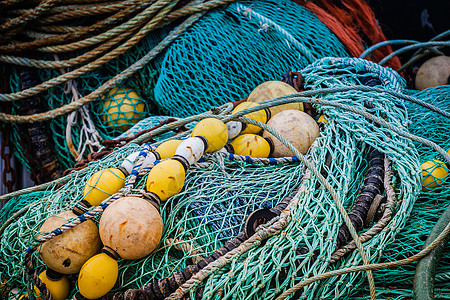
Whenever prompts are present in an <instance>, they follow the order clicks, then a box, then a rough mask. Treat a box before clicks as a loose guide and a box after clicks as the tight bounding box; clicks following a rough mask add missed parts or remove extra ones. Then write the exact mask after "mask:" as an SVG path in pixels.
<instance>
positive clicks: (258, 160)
mask: <svg viewBox="0 0 450 300" xmlns="http://www.w3.org/2000/svg"><path fill="white" fill-rule="evenodd" d="M219 154H220V155H222V156H225V157H226V158H228V159H230V160H237V161H242V162H246V163H252V164H262V165H281V164H290V163H296V162H299V160H298V158H297V157H295V156H292V157H275V158H273V157H268V158H265V157H250V156H243V155H237V154H233V153H228V152H226V151H224V152H222V151H220V152H219Z"/></svg>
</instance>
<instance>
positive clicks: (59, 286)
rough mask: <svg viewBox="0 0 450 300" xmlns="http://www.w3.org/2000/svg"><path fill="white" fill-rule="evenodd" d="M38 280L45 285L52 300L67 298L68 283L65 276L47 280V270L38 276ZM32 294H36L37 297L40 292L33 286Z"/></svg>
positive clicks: (68, 291)
mask: <svg viewBox="0 0 450 300" xmlns="http://www.w3.org/2000/svg"><path fill="white" fill-rule="evenodd" d="M39 278H40V279H41V281H42V282H43V283H45V286H46V287H47V289H48V290H49V291H50V294H52V297H53V299H54V300H65V299H67V298H68V297H69V293H70V282H69V279H68V278H67V276H59V278H57V277H56V278H52V277H50V278H49V276H47V270H45V271H44V272H42V273H41V274H40V275H39ZM34 292H35V293H36V296H38V297H39V295H40V293H41V292H40V291H39V289H38V288H37V287H36V286H34ZM39 298H41V297H39ZM42 299H44V297H42Z"/></svg>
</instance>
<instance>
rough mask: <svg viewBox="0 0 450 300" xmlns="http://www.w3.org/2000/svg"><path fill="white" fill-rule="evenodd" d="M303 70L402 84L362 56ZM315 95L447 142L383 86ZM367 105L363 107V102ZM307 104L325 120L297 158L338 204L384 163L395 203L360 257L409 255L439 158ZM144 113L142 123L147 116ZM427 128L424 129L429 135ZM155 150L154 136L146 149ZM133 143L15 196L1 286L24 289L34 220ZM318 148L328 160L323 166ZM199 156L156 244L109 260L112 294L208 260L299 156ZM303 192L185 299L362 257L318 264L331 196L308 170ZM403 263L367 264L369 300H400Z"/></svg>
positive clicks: (280, 283) (268, 286)
mask: <svg viewBox="0 0 450 300" xmlns="http://www.w3.org/2000/svg"><path fill="white" fill-rule="evenodd" d="M302 74H303V75H304V78H305V87H306V88H307V89H317V88H323V87H340V86H356V85H360V84H361V82H362V79H363V77H366V76H371V77H375V78H380V79H381V82H382V83H381V85H382V86H383V87H385V88H387V89H390V90H393V91H403V82H402V80H401V79H399V77H398V76H397V75H396V74H395V73H393V72H391V71H390V70H389V69H383V68H380V67H377V66H376V65H373V64H370V63H368V62H364V61H362V60H356V59H342V58H341V59H332V58H328V59H324V60H320V61H318V62H316V63H314V64H312V65H309V66H308V67H306V68H304V69H303V70H302ZM449 92H450V90H449V88H448V87H444V88H434V89H429V90H426V91H424V92H421V93H414V95H415V96H416V97H418V98H419V99H422V100H424V101H426V102H429V103H432V104H434V105H436V106H438V107H440V108H442V109H446V108H447V106H448V104H447V103H448V98H449V95H450V93H449ZM408 93H412V92H408ZM317 97H318V98H319V99H322V100H330V101H332V102H333V103H335V104H337V105H340V104H349V105H351V106H352V107H353V108H359V109H361V110H365V111H368V112H370V113H371V114H372V115H374V116H379V117H382V118H384V119H386V120H387V121H388V122H389V123H391V124H394V126H396V127H397V128H400V129H403V130H409V131H410V132H411V133H414V134H417V135H419V136H423V137H426V138H429V139H430V140H432V141H434V142H436V143H438V144H439V145H440V146H442V147H444V148H445V149H447V148H448V147H449V146H450V145H449V142H448V141H447V139H446V138H445V136H446V135H445V132H446V130H449V129H448V128H450V127H449V126H448V121H447V120H446V119H445V118H444V117H441V116H440V115H438V114H436V113H431V112H428V111H426V110H425V109H424V108H422V107H419V106H417V105H415V104H410V103H408V102H403V100H400V99H398V98H396V97H394V96H392V95H390V94H388V93H378V92H362V91H359V90H357V89H356V90H352V91H347V92H336V93H330V94H323V95H320V96H317ZM233 100H235V99H233ZM367 103H372V104H373V106H371V107H368V106H367ZM315 106H316V109H317V110H318V111H319V113H323V114H325V115H326V116H327V120H328V123H327V124H326V126H325V129H324V131H323V132H322V133H321V136H320V137H319V138H318V139H317V140H316V141H317V147H314V148H312V149H311V151H310V153H309V154H308V156H307V158H308V159H310V160H311V161H313V162H314V165H315V167H316V168H317V169H319V170H321V169H322V168H323V169H324V170H325V171H326V172H327V181H328V182H329V183H330V184H331V185H332V186H333V188H334V189H335V190H336V192H337V195H338V199H339V200H340V201H341V202H342V203H343V204H344V206H345V207H346V209H347V210H349V209H350V207H351V206H352V204H353V203H354V201H355V197H356V195H357V194H358V190H359V189H360V187H361V185H362V181H363V178H364V174H365V171H366V170H367V164H368V162H367V157H368V152H369V150H370V148H371V147H373V148H376V149H378V150H380V151H382V152H384V153H386V154H387V156H388V157H389V159H390V160H391V161H392V168H393V170H394V171H395V178H394V182H393V183H394V188H395V192H396V199H397V202H396V206H395V215H394V217H393V219H392V221H391V222H390V223H389V224H388V225H387V226H386V228H385V229H384V230H383V231H381V232H380V233H378V234H376V235H375V236H374V237H373V238H372V239H371V240H369V241H368V242H366V243H365V244H364V249H365V251H366V253H367V256H368V257H369V260H370V262H378V261H393V260H398V259H400V258H404V257H406V256H410V255H411V254H414V253H416V252H418V250H419V247H420V246H421V245H423V242H424V240H425V239H426V237H427V235H428V233H429V231H430V230H431V227H432V226H433V225H434V223H435V221H436V220H437V218H438V217H439V216H440V214H441V213H442V211H443V210H444V209H445V205H443V204H444V203H445V202H446V200H445V199H446V195H447V194H448V188H449V187H448V186H447V185H446V184H445V183H446V180H445V179H444V182H443V184H441V185H438V186H437V188H435V189H432V190H430V191H427V192H423V193H421V189H422V187H421V182H422V179H421V173H422V172H421V169H420V163H421V162H423V161H425V160H428V159H439V160H443V158H440V157H438V156H437V155H436V153H435V152H434V151H432V150H431V148H428V147H425V146H423V145H420V144H418V143H413V142H411V141H410V140H409V139H406V138H404V137H401V136H400V135H398V134H395V133H394V132H392V131H391V130H388V129H386V128H383V127H380V126H378V125H376V124H375V123H373V122H372V121H370V120H368V119H366V118H364V117H362V116H361V115H359V114H357V113H356V112H355V111H347V110H343V109H342V108H339V107H334V106H331V105H325V104H323V105H320V104H315ZM149 120H150V121H149V122H150V124H151V122H152V120H151V119H149ZM145 122H146V121H141V123H138V124H137V125H136V126H145ZM429 124H433V126H434V127H433V129H432V130H430V126H429ZM438 126H439V127H438ZM408 127H409V129H407V128H408ZM162 140H164V138H162V139H161V141H162ZM156 145H158V143H156V144H154V145H153V146H156ZM139 148H140V147H139V146H138V145H136V144H129V145H127V146H125V147H123V148H120V149H118V150H116V151H114V152H113V153H112V154H110V155H109V156H107V157H106V158H104V159H102V160H101V161H98V162H95V163H92V164H90V165H89V166H88V169H87V170H88V171H87V173H81V172H73V173H71V179H70V180H69V182H68V183H67V184H65V185H64V186H62V187H61V188H59V189H58V188H57V187H56V186H50V187H49V188H48V190H47V191H45V193H44V194H37V192H35V193H30V194H27V195H25V196H22V198H20V199H33V200H34V199H37V198H38V199H39V201H35V202H33V203H32V204H31V205H30V207H29V209H28V210H27V211H26V212H23V213H22V214H21V215H20V216H16V217H15V218H14V219H13V220H11V221H12V223H11V224H10V225H9V226H8V227H7V228H6V230H5V231H4V232H3V234H2V236H1V241H0V253H1V254H2V255H0V270H1V272H0V274H1V275H0V280H1V282H5V281H6V282H7V285H6V287H7V288H12V287H18V288H19V289H21V292H24V291H25V290H26V289H27V288H28V289H29V288H30V287H31V286H32V284H31V280H30V278H29V277H28V275H27V274H26V271H25V270H24V267H23V265H22V262H23V258H24V256H25V250H26V249H27V248H28V247H29V246H30V245H32V244H33V242H34V237H36V236H37V232H38V231H37V230H38V229H39V227H40V226H41V225H42V223H43V222H44V221H45V219H46V218H48V217H49V216H50V215H52V214H55V213H58V212H60V211H64V210H69V209H71V208H72V207H73V206H74V205H75V204H76V203H77V202H78V201H80V200H81V198H82V196H83V190H84V186H85V184H86V181H87V179H88V178H89V177H90V176H91V175H92V174H94V173H95V172H97V171H99V170H102V169H104V168H107V167H116V166H117V165H118V162H121V161H122V160H123V159H124V158H125V157H126V156H127V155H129V154H131V153H132V152H135V151H136V150H138V149H139ZM327 155H330V156H331V157H332V160H331V164H330V165H327V164H325V161H326V157H327ZM419 157H420V159H419ZM204 158H205V161H204V162H202V163H201V164H198V165H196V166H193V167H192V168H190V169H189V170H188V171H187V175H186V182H185V185H184V189H183V190H182V192H181V193H179V194H178V195H176V196H174V197H173V198H171V199H170V200H169V201H167V202H165V203H164V204H163V205H162V207H161V214H162V219H163V223H164V233H163V238H162V240H161V242H160V245H159V247H158V248H157V250H156V251H155V252H154V253H152V254H151V255H150V256H148V257H146V258H144V259H141V260H136V261H125V260H119V266H120V267H119V268H120V269H119V273H120V274H119V279H118V281H117V283H116V286H115V290H125V289H128V288H138V287H141V286H142V285H143V284H145V283H147V282H149V281H152V280H155V279H161V278H165V277H167V276H169V275H170V274H171V273H172V272H174V271H177V270H181V269H183V268H184V267H185V266H186V265H188V264H190V263H192V260H193V259H194V258H195V257H198V256H207V255H210V254H211V253H212V252H213V251H214V250H216V249H218V248H219V247H221V246H222V245H223V244H224V242H225V241H227V240H229V239H230V238H232V237H234V236H236V234H237V233H238V232H239V231H241V230H242V226H243V224H244V221H245V219H246V217H247V215H248V214H249V213H250V212H251V211H253V210H254V209H256V208H260V207H273V206H274V205H275V204H276V203H278V202H280V201H281V200H282V199H283V198H284V197H286V196H288V195H290V194H291V193H292V192H294V191H296V190H297V189H298V188H299V185H300V182H301V180H302V178H303V175H304V172H305V170H304V166H303V164H301V163H299V162H296V163H286V164H278V165H256V164H251V163H247V162H242V161H237V160H230V159H228V158H224V157H223V156H221V155H220V154H217V153H216V154H211V155H207V156H205V157H204ZM145 180H146V177H145V176H144V177H143V178H141V179H140V180H139V181H138V183H137V187H143V186H144V183H145ZM305 188H306V191H305V193H303V194H302V195H301V196H300V197H299V202H298V204H297V205H296V206H295V207H294V208H293V209H292V218H291V219H290V221H289V222H288V224H287V226H286V227H285V228H284V229H283V230H282V231H281V232H279V233H278V234H276V235H274V236H272V237H271V238H269V239H268V240H267V241H266V242H264V243H261V244H255V245H254V246H253V247H252V248H251V249H250V250H248V251H247V252H245V253H242V254H240V255H236V256H235V257H233V258H232V259H231V260H230V261H229V262H228V264H226V265H225V266H224V267H222V268H220V269H219V270H218V272H216V273H214V274H212V275H211V276H210V277H208V278H207V280H205V281H203V282H202V283H201V284H200V285H197V286H192V287H191V290H190V291H189V292H190V294H191V296H192V297H195V295H196V293H198V292H199V291H200V290H201V291H202V293H203V298H205V299H213V298H216V297H219V296H220V297H224V298H236V299H261V298H267V299H269V298H274V297H275V296H276V295H278V294H279V293H280V292H283V291H285V290H286V289H287V288H289V287H291V286H292V285H294V284H295V283H298V282H299V281H301V280H304V279H306V278H308V277H310V276H313V275H316V274H320V273H324V272H326V271H328V270H331V269H339V268H345V267H349V266H354V265H360V264H362V260H361V257H360V254H359V253H358V252H357V251H355V252H352V253H350V254H349V255H347V256H345V257H344V258H343V259H341V260H340V261H338V262H337V263H336V264H333V265H331V266H328V260H329V258H330V256H331V254H332V253H333V252H334V249H335V241H336V236H337V232H338V229H339V227H340V225H341V224H342V217H341V216H340V214H339V212H338V210H337V206H336V204H335V203H334V201H333V199H332V197H331V194H330V193H329V191H327V190H326V189H325V188H324V187H322V186H321V185H320V184H318V179H317V178H316V177H315V176H312V177H311V178H310V179H308V180H306V182H305ZM33 197H34V198H33ZM10 201H11V202H15V201H18V199H17V198H16V199H12V200H10ZM30 201H31V200H30ZM11 212H12V211H11V210H9V211H4V210H2V211H1V213H2V215H1V218H2V220H4V219H6V218H8V216H10V215H11ZM17 237H19V238H17ZM302 247H306V248H307V249H308V251H307V253H299V252H298V251H296V250H297V249H300V248H302ZM448 257H449V253H448V251H447V252H446V253H445V254H444V258H443V259H442V263H441V265H440V266H439V269H438V273H440V274H445V273H448V272H449V265H448V262H449V261H450V260H449V259H448ZM33 262H34V263H35V267H36V269H37V271H38V272H39V271H42V270H43V269H44V265H43V263H42V261H41V260H40V259H39V257H38V255H37V253H35V254H33ZM414 266H415V265H414V264H411V265H408V266H404V267H401V268H400V269H399V268H397V269H392V270H376V271H374V276H375V282H376V284H377V286H378V289H377V292H378V295H379V296H380V299H383V298H384V299H407V298H408V297H410V295H411V293H412V292H411V279H412V278H413V276H414ZM73 292H75V291H73ZM436 295H438V296H440V297H442V298H445V297H447V296H448V295H449V285H448V281H447V283H445V282H441V283H438V284H437V290H436ZM367 296H368V287H367V284H366V275H365V274H364V273H351V274H346V275H342V276H338V277H333V278H329V279H326V280H323V281H319V282H316V283H313V284H311V285H309V286H307V287H305V288H304V290H303V292H302V297H303V298H304V299H320V298H322V299H329V298H339V299H342V298H349V297H353V298H354V299H358V298H363V297H367Z"/></svg>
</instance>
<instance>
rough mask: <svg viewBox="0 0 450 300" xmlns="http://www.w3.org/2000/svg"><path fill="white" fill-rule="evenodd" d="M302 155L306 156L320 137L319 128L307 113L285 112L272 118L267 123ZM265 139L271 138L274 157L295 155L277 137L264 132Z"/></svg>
mask: <svg viewBox="0 0 450 300" xmlns="http://www.w3.org/2000/svg"><path fill="white" fill-rule="evenodd" d="M267 125H269V126H270V127H272V128H273V129H275V130H276V131H277V132H278V133H280V134H281V136H283V137H284V138H285V139H286V140H288V141H289V142H290V143H291V144H292V145H293V146H294V147H295V148H297V149H298V151H300V153H301V154H306V153H307V152H308V149H309V147H310V146H311V144H312V143H313V142H314V140H315V139H316V138H317V137H318V136H319V133H320V131H319V126H318V125H317V123H316V121H314V119H313V118H311V117H310V116H309V115H308V114H307V113H304V112H302V111H298V110H285V111H282V112H280V113H278V114H277V115H276V116H274V117H272V119H270V120H269V122H268V123H267ZM263 137H267V138H270V139H271V140H272V142H273V145H274V151H273V157H286V156H293V155H294V154H293V153H292V152H291V150H289V149H288V148H287V147H286V146H285V145H284V144H283V143H281V142H280V141H279V140H278V139H277V138H276V137H274V136H273V135H272V134H270V133H269V132H267V131H264V133H263Z"/></svg>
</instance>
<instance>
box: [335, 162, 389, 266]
mask: <svg viewBox="0 0 450 300" xmlns="http://www.w3.org/2000/svg"><path fill="white" fill-rule="evenodd" d="M384 168H385V174H384V189H385V191H386V195H387V201H386V207H385V210H384V212H383V216H382V217H381V218H380V220H379V221H378V222H377V223H376V224H375V225H374V226H372V228H370V229H369V230H367V231H366V232H364V233H363V234H361V235H360V236H359V240H360V241H361V243H365V242H367V241H369V240H370V239H372V238H373V237H374V236H375V235H376V234H378V233H379V232H380V231H381V230H383V229H384V228H385V227H386V225H387V224H388V223H389V222H390V221H391V219H392V216H393V213H394V212H393V209H394V206H395V203H396V201H395V191H394V188H393V187H392V183H391V181H392V177H393V171H392V169H391V162H390V160H389V159H388V158H387V157H386V158H385V160H384ZM355 249H356V244H355V242H354V241H351V242H350V243H348V244H347V245H345V246H344V247H342V248H340V249H338V250H336V251H335V252H334V253H333V254H332V255H331V258H330V260H329V261H328V264H334V263H336V262H337V261H338V260H340V259H341V258H342V257H343V256H344V255H346V254H347V253H349V252H351V251H353V250H355Z"/></svg>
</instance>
